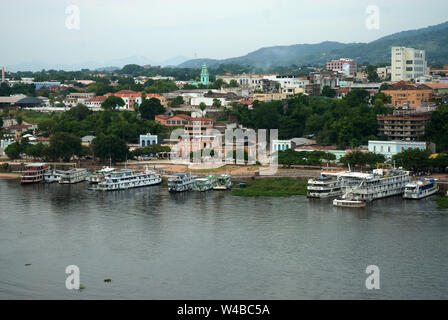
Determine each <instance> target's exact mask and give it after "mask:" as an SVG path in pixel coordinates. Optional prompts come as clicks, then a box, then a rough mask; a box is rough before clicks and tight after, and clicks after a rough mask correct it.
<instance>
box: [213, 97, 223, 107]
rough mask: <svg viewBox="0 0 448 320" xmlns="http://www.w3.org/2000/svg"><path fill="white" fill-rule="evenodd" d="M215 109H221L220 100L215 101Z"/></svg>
mask: <svg viewBox="0 0 448 320" xmlns="http://www.w3.org/2000/svg"><path fill="white" fill-rule="evenodd" d="M213 107H215V108H221V100H219V99H213Z"/></svg>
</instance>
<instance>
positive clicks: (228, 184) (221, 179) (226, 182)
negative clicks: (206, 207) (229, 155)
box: [213, 174, 232, 190]
mask: <svg viewBox="0 0 448 320" xmlns="http://www.w3.org/2000/svg"><path fill="white" fill-rule="evenodd" d="M230 188H232V176H231V175H229V174H222V175H220V176H218V177H217V179H216V183H215V186H214V187H213V190H228V189H230Z"/></svg>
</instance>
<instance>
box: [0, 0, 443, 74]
mask: <svg viewBox="0 0 448 320" xmlns="http://www.w3.org/2000/svg"><path fill="white" fill-rule="evenodd" d="M69 5H76V6H77V7H78V8H79V13H80V14H79V22H80V24H79V29H68V28H67V27H66V20H67V19H68V18H70V17H69V16H70V14H66V8H67V7H68V6H69ZM369 5H376V6H377V7H378V8H379V13H380V27H379V29H368V28H366V27H365V21H366V18H367V16H368V14H367V13H366V8H367V7H368V6H369ZM0 12H1V13H2V15H1V16H2V17H1V19H0V27H1V33H0V37H1V40H2V41H1V43H2V45H1V46H0V66H1V65H13V64H19V63H24V62H30V61H42V62H45V63H58V64H75V63H82V62H88V61H98V62H106V61H110V60H113V59H119V58H125V57H130V56H145V57H147V58H148V60H150V61H148V62H149V63H151V62H159V61H163V60H166V59H169V58H173V57H175V56H180V55H181V56H186V57H189V58H194V57H195V54H197V57H198V58H230V57H235V56H240V55H244V54H246V53H248V52H250V51H253V50H256V49H259V48H261V47H266V46H274V45H290V44H297V43H317V42H321V41H325V40H331V41H340V42H368V41H372V40H375V39H377V38H379V37H381V36H384V35H388V34H391V33H394V32H398V31H403V30H408V29H417V28H421V27H425V26H428V25H435V24H439V23H442V22H445V21H447V20H448V14H447V13H448V1H447V0H426V1H421V0H339V1H334V0H333V1H330V0H38V1H37V0H1V2H0ZM70 21H72V22H73V21H76V19H75V20H73V19H72V20H70ZM71 26H73V23H72V24H71Z"/></svg>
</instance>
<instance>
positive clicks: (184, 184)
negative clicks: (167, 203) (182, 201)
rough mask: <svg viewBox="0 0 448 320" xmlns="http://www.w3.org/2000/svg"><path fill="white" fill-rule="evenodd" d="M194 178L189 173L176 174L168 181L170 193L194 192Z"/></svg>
mask: <svg viewBox="0 0 448 320" xmlns="http://www.w3.org/2000/svg"><path fill="white" fill-rule="evenodd" d="M194 184H195V181H194V178H193V177H192V176H191V175H190V174H188V173H176V174H174V177H172V178H169V179H168V190H169V191H170V192H184V191H191V190H193V186H194Z"/></svg>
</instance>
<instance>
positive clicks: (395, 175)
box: [307, 168, 439, 207]
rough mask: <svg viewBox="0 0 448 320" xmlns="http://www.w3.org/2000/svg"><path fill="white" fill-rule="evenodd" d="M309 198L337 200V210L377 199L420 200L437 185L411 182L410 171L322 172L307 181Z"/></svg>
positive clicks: (425, 182) (434, 189)
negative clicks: (317, 176) (399, 198)
mask: <svg viewBox="0 0 448 320" xmlns="http://www.w3.org/2000/svg"><path fill="white" fill-rule="evenodd" d="M307 189H308V193H307V195H308V197H309V198H336V199H334V200H333V205H334V206H338V207H365V206H366V204H367V203H368V202H371V201H373V200H376V199H381V198H386V197H391V196H398V195H401V196H402V197H403V198H404V199H422V198H425V197H428V196H431V195H434V194H436V193H437V192H438V191H439V188H438V186H437V181H436V180H435V179H431V178H423V179H419V180H417V181H411V178H410V175H409V171H404V170H401V169H390V170H387V169H379V168H377V169H374V170H373V171H372V172H371V173H362V172H351V171H343V172H322V173H321V176H320V177H319V178H317V179H310V180H308V187H307Z"/></svg>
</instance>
